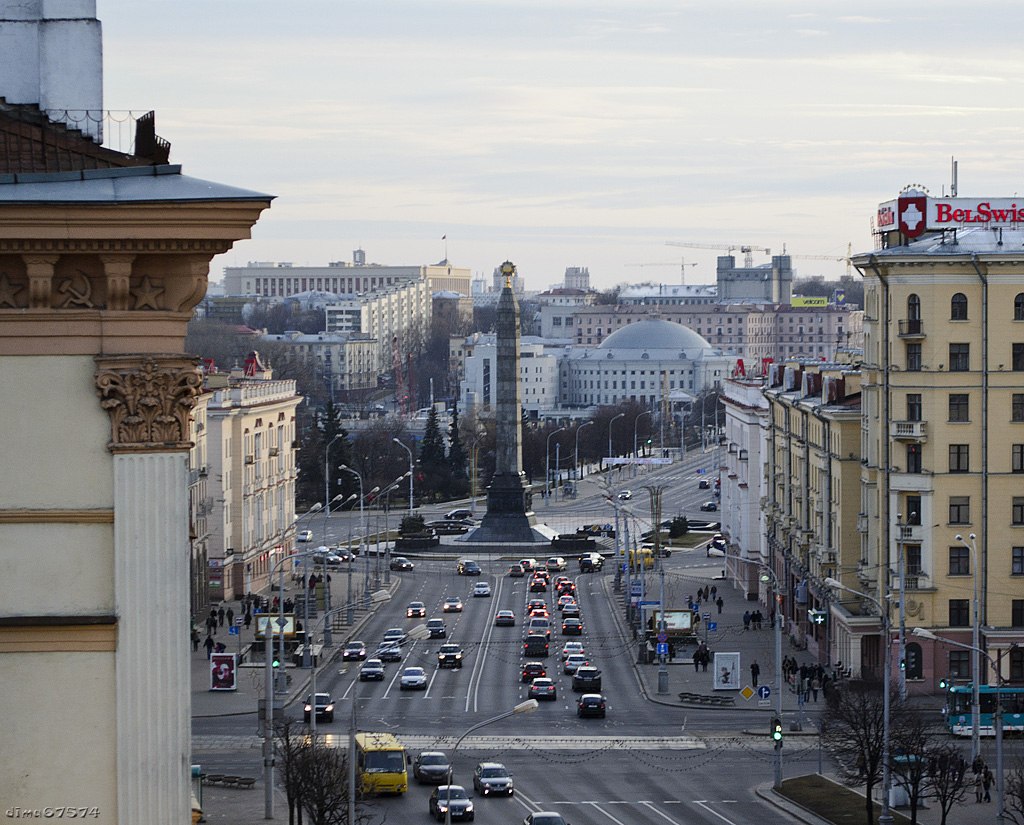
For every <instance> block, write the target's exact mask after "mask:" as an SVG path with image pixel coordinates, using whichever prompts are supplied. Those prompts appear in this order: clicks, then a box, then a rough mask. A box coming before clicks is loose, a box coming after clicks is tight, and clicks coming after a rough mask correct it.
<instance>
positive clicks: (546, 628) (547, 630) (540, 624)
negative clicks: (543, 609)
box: [526, 616, 551, 639]
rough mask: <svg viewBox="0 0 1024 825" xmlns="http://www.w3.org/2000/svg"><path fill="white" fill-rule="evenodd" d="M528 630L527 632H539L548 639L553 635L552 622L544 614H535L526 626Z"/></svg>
mask: <svg viewBox="0 0 1024 825" xmlns="http://www.w3.org/2000/svg"><path fill="white" fill-rule="evenodd" d="M526 632H527V634H533V633H537V634H540V635H542V636H544V638H545V639H548V638H550V637H551V622H549V621H548V620H547V619H545V618H544V617H543V616H534V617H533V618H532V619H530V623H529V624H528V625H527V626H526Z"/></svg>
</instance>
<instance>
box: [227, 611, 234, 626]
mask: <svg viewBox="0 0 1024 825" xmlns="http://www.w3.org/2000/svg"><path fill="white" fill-rule="evenodd" d="M227 617H228V627H233V626H234V624H235V611H234V609H233V608H230V607H229V608H228V612H227Z"/></svg>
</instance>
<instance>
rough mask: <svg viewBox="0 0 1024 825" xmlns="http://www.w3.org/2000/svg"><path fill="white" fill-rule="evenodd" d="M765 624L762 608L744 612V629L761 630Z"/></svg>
mask: <svg viewBox="0 0 1024 825" xmlns="http://www.w3.org/2000/svg"><path fill="white" fill-rule="evenodd" d="M763 626H764V614H763V613H762V612H761V611H760V610H755V611H754V612H753V613H751V612H750V611H749V610H745V611H744V612H743V629H744V630H761V629H763Z"/></svg>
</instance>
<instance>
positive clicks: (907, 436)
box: [890, 421, 928, 441]
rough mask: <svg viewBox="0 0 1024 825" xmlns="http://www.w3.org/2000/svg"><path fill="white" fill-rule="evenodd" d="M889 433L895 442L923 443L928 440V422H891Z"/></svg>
mask: <svg viewBox="0 0 1024 825" xmlns="http://www.w3.org/2000/svg"><path fill="white" fill-rule="evenodd" d="M890 432H891V433H892V437H893V438H895V439H896V440H897V441H924V440H926V439H927V438H928V422H927V421H893V422H892V429H891V430H890Z"/></svg>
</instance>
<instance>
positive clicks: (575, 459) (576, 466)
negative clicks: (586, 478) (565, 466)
mask: <svg viewBox="0 0 1024 825" xmlns="http://www.w3.org/2000/svg"><path fill="white" fill-rule="evenodd" d="M593 423H594V419H593V418H591V419H590V420H589V421H585V422H584V423H583V424H580V425H579V426H578V427H577V428H576V449H575V451H574V452H573V459H572V466H573V469H574V470H575V471H576V483H577V484H579V483H580V479H581V478H583V476H582V475H581V474H580V430H582V429H583V428H584V427H589V426H590V425H591V424H593Z"/></svg>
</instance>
